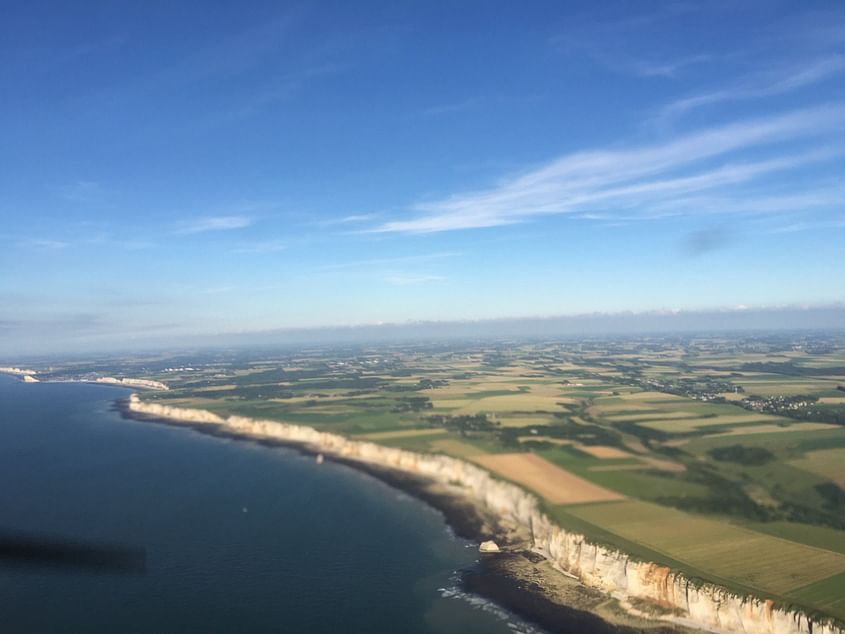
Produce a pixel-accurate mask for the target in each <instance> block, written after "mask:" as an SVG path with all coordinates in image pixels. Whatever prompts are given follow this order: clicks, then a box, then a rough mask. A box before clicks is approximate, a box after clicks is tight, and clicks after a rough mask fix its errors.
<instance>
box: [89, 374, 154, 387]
mask: <svg viewBox="0 0 845 634" xmlns="http://www.w3.org/2000/svg"><path fill="white" fill-rule="evenodd" d="M96 382H97V383H108V384H110V385H125V386H127V387H140V388H145V389H148V390H169V389H170V388H169V387H167V386H166V385H165V384H164V383H161V382H159V381H151V380H150V379H131V378H127V379H116V378H114V377H113V376H104V377H102V378H99V379H97V380H96Z"/></svg>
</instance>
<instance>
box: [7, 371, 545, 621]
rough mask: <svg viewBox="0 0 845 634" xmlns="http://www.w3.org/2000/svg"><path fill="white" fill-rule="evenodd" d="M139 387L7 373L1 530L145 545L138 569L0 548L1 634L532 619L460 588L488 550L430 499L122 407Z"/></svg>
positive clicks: (351, 472) (281, 451)
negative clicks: (4, 555) (13, 558)
mask: <svg viewBox="0 0 845 634" xmlns="http://www.w3.org/2000/svg"><path fill="white" fill-rule="evenodd" d="M126 394H128V392H127V391H125V390H122V389H120V388H114V387H105V386H96V385H83V384H43V383H42V384H24V383H21V382H19V381H17V380H16V379H13V378H9V377H0V530H5V531H13V530H14V531H25V532H29V533H37V534H47V535H52V536H61V537H66V538H75V539H79V540H85V541H93V542H105V543H120V544H127V545H132V546H138V547H143V548H145V549H146V553H147V570H146V573H145V574H144V575H141V576H128V575H117V574H106V573H91V572H79V571H68V570H63V571H58V570H45V569H35V568H20V567H15V566H10V565H8V564H4V563H3V562H2V561H0V631H2V632H235V631H238V632H243V631H259V632H385V633H391V634H394V633H397V634H398V633H414V632H448V633H453V632H454V633H457V632H461V633H473V632H478V633H481V632H483V633H490V634H499V633H506V632H507V633H512V632H515V631H522V632H530V631H532V630H531V628H530V627H529V626H527V625H526V624H524V623H522V622H519V621H517V620H516V619H515V618H513V617H511V616H509V615H508V614H507V613H504V612H503V611H501V610H498V608H496V607H495V606H492V605H490V604H489V603H487V602H485V601H481V600H479V599H477V598H473V597H466V596H464V595H462V594H461V593H460V592H456V587H455V586H456V583H455V579H456V571H458V570H460V569H462V568H465V567H468V566H472V565H473V562H474V561H475V560H476V558H477V551H476V547H475V545H474V544H472V543H469V542H465V541H463V540H460V539H457V538H455V537H454V536H453V535H452V534H451V532H450V531H449V530H448V527H447V526H446V524H445V522H444V520H443V518H442V517H441V516H440V515H439V514H438V513H437V512H435V511H434V510H432V509H430V508H429V507H427V506H425V505H424V504H422V503H421V502H419V501H417V500H415V499H413V498H411V497H409V496H407V495H405V494H403V493H400V492H398V491H396V490H395V489H392V488H390V487H388V486H387V485H385V484H383V483H381V482H379V481H377V480H375V479H374V478H372V477H370V476H368V475H365V474H362V473H359V472H357V471H355V470H353V469H351V468H348V467H345V466H342V465H337V464H333V463H330V462H328V461H327V462H325V463H324V464H322V465H317V464H316V463H315V462H314V460H313V458H309V457H306V456H302V455H300V454H298V453H296V452H294V451H292V450H286V449H278V448H268V447H262V446H259V445H256V444H251V443H248V442H241V441H235V440H228V439H222V438H215V437H211V436H206V435H203V434H200V433H197V432H195V431H192V430H190V429H183V428H178V427H170V426H166V425H158V424H152V423H148V422H136V421H129V420H124V419H123V418H122V417H121V416H120V414H118V413H117V412H114V411H112V403H113V401H114V400H115V399H117V398H121V397H123V396H125V395H126Z"/></svg>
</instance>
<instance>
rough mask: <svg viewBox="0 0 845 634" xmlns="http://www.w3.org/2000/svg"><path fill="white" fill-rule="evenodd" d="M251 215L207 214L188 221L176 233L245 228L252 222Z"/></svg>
mask: <svg viewBox="0 0 845 634" xmlns="http://www.w3.org/2000/svg"><path fill="white" fill-rule="evenodd" d="M252 222H253V220H252V218H250V217H249V216H206V217H205V218H198V219H196V220H193V221H191V222H188V223H186V224H185V225H184V226H182V227H181V228H180V229H178V230H177V231H176V233H205V232H207V231H230V230H232V229H244V228H246V227H249V226H250V225H251V224H252Z"/></svg>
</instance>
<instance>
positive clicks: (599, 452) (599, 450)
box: [578, 445, 632, 459]
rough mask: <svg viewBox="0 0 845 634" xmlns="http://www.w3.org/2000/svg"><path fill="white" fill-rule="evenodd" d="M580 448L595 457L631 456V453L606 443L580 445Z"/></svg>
mask: <svg viewBox="0 0 845 634" xmlns="http://www.w3.org/2000/svg"><path fill="white" fill-rule="evenodd" d="M578 450H579V451H583V452H584V453H588V454H590V455H591V456H593V457H594V458H602V459H606V458H631V457H632V456H631V454H629V453H628V452H627V451H622V450H621V449H619V448H617V447H605V446H604V445H578Z"/></svg>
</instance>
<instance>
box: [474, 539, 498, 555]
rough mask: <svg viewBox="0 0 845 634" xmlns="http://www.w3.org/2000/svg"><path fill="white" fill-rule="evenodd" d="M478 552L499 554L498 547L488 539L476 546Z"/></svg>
mask: <svg viewBox="0 0 845 634" xmlns="http://www.w3.org/2000/svg"><path fill="white" fill-rule="evenodd" d="M478 552H480V553H498V552H501V551H500V550H499V545H498V544H497V543H496V542H494V541H493V540H492V539H488V540H487V541H486V542H481V544H480V545H479V546H478Z"/></svg>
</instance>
